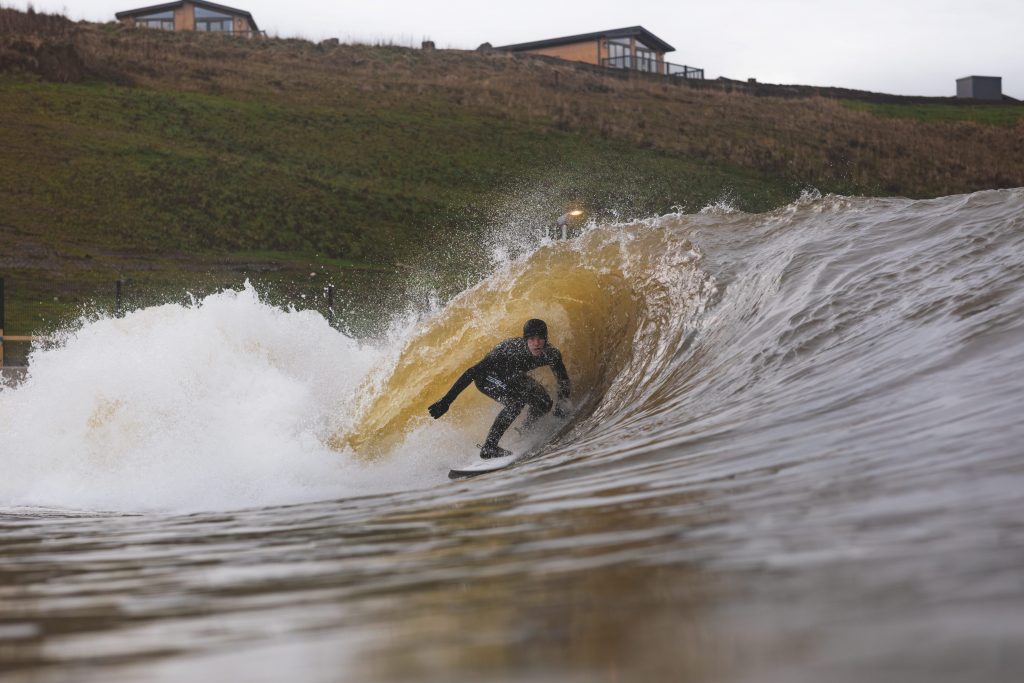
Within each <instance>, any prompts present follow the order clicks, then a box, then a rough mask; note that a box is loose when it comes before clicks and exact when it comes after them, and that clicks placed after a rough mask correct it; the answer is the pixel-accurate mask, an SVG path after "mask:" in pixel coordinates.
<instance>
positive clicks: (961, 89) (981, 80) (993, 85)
mask: <svg viewBox="0 0 1024 683" xmlns="http://www.w3.org/2000/svg"><path fill="white" fill-rule="evenodd" d="M956 96H957V97H958V98H960V99H968V100H988V101H995V102H999V101H1002V99H1003V79H1002V77H1000V76H965V77H964V78H958V79H956Z"/></svg>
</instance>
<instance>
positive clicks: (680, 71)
mask: <svg viewBox="0 0 1024 683" xmlns="http://www.w3.org/2000/svg"><path fill="white" fill-rule="evenodd" d="M601 66H605V67H608V68H609V69H626V70H629V71H641V72H643V73H649V74H660V75H662V76H669V77H671V78H687V79H694V80H704V69H698V68H696V67H693V66H686V65H685V64H672V63H671V62H659V61H658V60H657V59H653V58H650V57H640V56H637V55H626V56H623V57H608V58H605V59H602V60H601Z"/></svg>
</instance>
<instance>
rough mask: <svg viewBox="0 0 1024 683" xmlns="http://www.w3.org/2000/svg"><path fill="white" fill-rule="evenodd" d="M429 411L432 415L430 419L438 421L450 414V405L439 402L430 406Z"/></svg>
mask: <svg viewBox="0 0 1024 683" xmlns="http://www.w3.org/2000/svg"><path fill="white" fill-rule="evenodd" d="M427 411H428V412H429V413H430V417H432V418H434V419H435V420H436V419H437V418H439V417H441V416H442V415H444V414H445V413H447V412H448V405H447V404H446V403H445V402H444V401H438V402H437V403H432V404H430V407H429V408H427Z"/></svg>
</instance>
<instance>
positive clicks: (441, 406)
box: [428, 318, 569, 458]
mask: <svg viewBox="0 0 1024 683" xmlns="http://www.w3.org/2000/svg"><path fill="white" fill-rule="evenodd" d="M542 365H548V366H550V367H551V371H552V372H554V373H555V378H556V379H557V380H558V403H557V404H555V405H554V415H555V417H558V418H562V417H565V412H566V411H565V407H564V405H563V402H564V401H565V400H566V399H568V398H569V374H568V373H567V372H566V371H565V364H564V363H562V353H561V352H560V351H559V350H558V349H556V348H555V347H554V346H551V345H550V344H548V326H547V323H545V322H544V321H543V320H538V319H537V318H532V319H530V320H527V321H526V324H525V325H523V336H522V337H512V338H511V339H506V340H505V341H503V342H501V343H500V344H498V345H497V346H495V347H494V348H493V349H491V351H490V353H488V354H487V355H486V356H484V359H483V360H481V361H480V362H479V363H477V364H476V365H474V366H472V367H470V368H469V369H468V370H466V371H465V372H464V373H462V375H461V376H460V377H459V378H458V379H457V380H455V384H453V385H452V388H451V389H449V390H448V393H447V394H445V395H444V398H442V399H441V400H440V401H438V402H437V403H434V404H432V405H431V406H430V408H428V411H429V412H430V416H431V417H433V418H434V419H435V420H436V419H437V418H439V417H441V416H442V415H444V414H445V413H446V412H448V408H449V407H450V406H451V404H452V401H454V400H455V398H456V397H457V396H458V395H459V394H460V393H462V390H463V389H465V388H466V387H468V386H469V384H470V382H473V383H474V384H476V388H477V389H479V390H480V392H481V393H483V394H484V395H485V396H488V397H490V398H493V399H494V400H495V401H497V402H498V403H501V404H502V405H503V406H505V407H504V408H503V409H502V411H501V412H500V413H498V417H496V418H495V419H494V424H493V425H491V430H490V431H489V432H488V433H487V440H486V441H484V445H483V447H482V448H481V449H480V457H481V458H500V457H504V456H507V455H511V453H510V452H509V451H507V450H505V449H504V448H499V447H498V441H499V440H500V439H501V437H502V435H503V434H504V433H505V431H506V430H507V429H508V428H509V426H510V425H511V424H512V423H513V422H514V421H515V419H516V417H518V416H519V413H520V412H521V411H522V409H523V408H524V407H526V406H529V407H530V410H529V412H528V413H527V415H526V420H525V422H524V423H523V428H524V429H530V428H531V427H533V425H534V423H535V422H536V421H537V420H538V419H540V417H541V416H542V415H544V414H545V413H547V412H548V411H549V410H551V408H552V402H551V397H550V396H548V392H547V391H546V390H545V389H544V387H543V386H541V384H540V383H539V382H537V380H535V379H533V378H532V377H529V376H528V375H527V374H526V373H527V372H529V371H530V370H533V369H535V368H539V367H541V366H542Z"/></svg>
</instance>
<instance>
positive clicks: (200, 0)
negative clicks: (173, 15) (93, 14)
mask: <svg viewBox="0 0 1024 683" xmlns="http://www.w3.org/2000/svg"><path fill="white" fill-rule="evenodd" d="M184 2H185V0H178V1H177V2H165V3H163V4H162V5H151V6H150V7H139V8H138V9H127V10H125V11H123V12H118V13H117V14H115V15H114V16H115V17H117V18H118V19H124V18H125V17H134V16H137V15H140V14H154V13H156V12H165V11H167V10H169V9H175V8H177V7H181V5H182V4H184ZM190 2H191V3H192V4H193V5H195V6H196V7H203V8H205V9H209V10H214V11H220V12H224V13H225V14H235V15H237V16H240V17H245V18H246V19H248V20H249V23H250V24H252V28H253V30H254V31H258V30H259V26H257V25H256V20H255V19H253V18H252V15H251V14H250V13H248V12H246V11H245V10H244V9H235V8H234V7H227V6H225V5H218V4H216V3H213V2H206V1H205V0H190Z"/></svg>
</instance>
